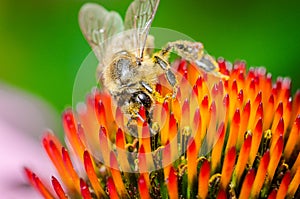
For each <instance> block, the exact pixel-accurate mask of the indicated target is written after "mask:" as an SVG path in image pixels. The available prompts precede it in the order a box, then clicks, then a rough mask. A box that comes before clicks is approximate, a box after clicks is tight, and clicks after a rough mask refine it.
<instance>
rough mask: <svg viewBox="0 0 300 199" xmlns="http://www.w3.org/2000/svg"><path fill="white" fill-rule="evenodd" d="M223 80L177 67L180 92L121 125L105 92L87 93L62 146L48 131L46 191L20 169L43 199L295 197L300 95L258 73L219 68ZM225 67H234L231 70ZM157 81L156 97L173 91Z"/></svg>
mask: <svg viewBox="0 0 300 199" xmlns="http://www.w3.org/2000/svg"><path fill="white" fill-rule="evenodd" d="M218 64H219V67H220V72H221V73H223V74H225V75H228V76H229V79H228V80H221V79H217V78H216V77H212V76H211V75H209V74H205V73H202V72H200V71H198V70H197V69H196V68H195V66H193V65H191V64H189V63H188V62H186V61H185V60H180V61H178V60H177V61H175V62H174V63H173V68H174V70H176V74H177V76H178V82H179V86H178V92H177V95H176V97H175V98H174V99H166V100H165V101H164V102H163V103H158V102H157V103H156V104H155V106H154V107H153V112H152V113H151V119H150V120H149V119H147V118H146V115H147V114H145V109H144V108H143V107H142V108H141V109H140V112H139V115H140V116H141V118H138V119H136V120H135V121H133V122H134V125H131V126H128V125H127V124H128V121H129V119H128V118H127V117H126V116H125V115H124V114H123V113H122V112H121V108H120V107H116V106H114V103H113V101H112V98H111V96H110V94H109V93H108V92H106V91H99V90H97V89H94V90H93V91H92V92H91V94H89V95H88V96H87V98H86V102H85V103H84V104H81V105H80V106H78V110H77V111H76V112H73V111H72V110H71V109H68V110H66V111H65V112H64V114H63V117H62V120H63V126H64V131H65V135H66V142H67V146H69V147H68V150H67V148H65V147H64V146H63V145H62V144H61V143H60V142H59V140H58V139H57V138H56V137H55V136H54V135H53V134H52V133H51V132H47V133H46V135H45V136H44V139H43V145H44V148H45V150H46V152H47V154H48V156H49V158H50V159H51V160H52V162H53V165H54V166H55V167H56V169H57V171H58V174H59V177H54V176H53V177H52V180H51V181H52V186H51V185H48V184H47V183H43V182H42V181H41V180H40V179H39V178H38V177H37V175H36V174H34V173H33V172H32V171H31V170H30V169H28V168H25V173H26V175H27V177H28V179H29V182H30V183H31V184H32V186H34V187H35V188H36V189H37V190H38V191H39V192H40V193H41V194H42V196H43V197H44V198H80V197H82V198H85V199H87V198H285V197H286V198H293V197H294V198H298V197H300V191H299V189H300V188H299V184H300V155H299V151H300V91H298V92H296V94H295V96H294V97H293V98H292V97H291V81H290V79H288V78H278V79H277V80H276V82H275V83H273V82H272V78H271V75H270V74H267V73H266V70H265V69H264V68H250V69H249V71H248V72H247V71H246V66H245V63H243V62H238V63H235V64H234V65H233V67H232V66H231V64H230V63H228V62H226V61H225V60H223V59H219V60H218ZM231 67H232V68H231ZM164 85H166V79H164V77H159V82H158V84H157V85H156V90H157V92H158V93H160V94H161V95H162V96H165V95H166V94H168V93H170V89H169V88H168V87H165V86H164Z"/></svg>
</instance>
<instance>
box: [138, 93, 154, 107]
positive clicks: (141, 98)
mask: <svg viewBox="0 0 300 199" xmlns="http://www.w3.org/2000/svg"><path fill="white" fill-rule="evenodd" d="M134 100H135V101H136V102H138V103H140V104H142V105H143V106H144V107H145V108H147V109H149V108H150V107H151V104H152V101H151V98H150V97H149V96H148V95H147V94H146V93H144V92H136V93H135V99H134Z"/></svg>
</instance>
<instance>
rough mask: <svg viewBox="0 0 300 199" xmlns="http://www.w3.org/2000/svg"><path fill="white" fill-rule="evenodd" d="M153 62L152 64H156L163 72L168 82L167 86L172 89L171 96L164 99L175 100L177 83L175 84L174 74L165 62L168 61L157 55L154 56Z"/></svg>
mask: <svg viewBox="0 0 300 199" xmlns="http://www.w3.org/2000/svg"><path fill="white" fill-rule="evenodd" d="M153 60H154V63H156V64H158V65H159V66H160V67H161V68H162V69H163V70H164V71H165V76H166V79H167V80H168V82H169V84H170V85H171V86H172V88H173V92H172V96H170V95H167V96H166V97H167V98H169V97H172V98H175V96H176V94H177V86H178V82H177V79H176V76H175V74H174V73H173V71H172V70H171V67H170V64H169V63H168V61H167V60H168V59H164V58H163V57H161V56H160V55H159V54H155V55H154V56H153ZM158 94H159V93H158ZM166 97H165V98H166Z"/></svg>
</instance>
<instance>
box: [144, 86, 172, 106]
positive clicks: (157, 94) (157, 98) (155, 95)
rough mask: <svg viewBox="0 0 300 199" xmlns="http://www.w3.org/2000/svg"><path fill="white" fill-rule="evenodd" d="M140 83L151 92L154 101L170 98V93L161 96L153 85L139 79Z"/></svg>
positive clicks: (161, 101)
mask: <svg viewBox="0 0 300 199" xmlns="http://www.w3.org/2000/svg"><path fill="white" fill-rule="evenodd" d="M140 84H141V85H142V87H143V88H144V89H145V90H146V91H147V92H148V93H149V94H151V95H152V96H153V97H154V99H155V100H156V101H158V102H159V103H163V102H164V101H165V100H167V99H169V98H171V97H172V96H171V94H167V95H166V96H162V95H161V94H160V93H159V92H157V91H156V90H155V87H154V86H151V85H150V84H148V83H147V82H144V81H141V82H140Z"/></svg>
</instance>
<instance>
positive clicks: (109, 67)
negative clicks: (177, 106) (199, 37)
mask: <svg viewBox="0 0 300 199" xmlns="http://www.w3.org/2000/svg"><path fill="white" fill-rule="evenodd" d="M158 5H159V0H134V1H133V2H132V3H131V4H130V6H129V8H128V10H127V12H126V16H125V21H124V22H123V20H122V18H121V17H120V15H119V14H118V13H117V12H114V11H110V12H109V11H107V10H106V9H105V8H103V7H102V6H100V5H98V4H94V3H87V4H85V5H83V6H82V8H81V10H80V12H79V24H80V28H81V30H82V32H83V35H84V36H85V38H86V39H87V41H88V43H89V44H90V46H91V47H92V49H93V51H94V53H95V55H96V57H97V59H98V61H99V65H98V67H97V70H98V75H99V81H100V82H102V83H103V85H104V87H105V88H106V89H107V90H108V91H109V92H110V94H111V95H112V97H113V98H114V100H115V101H116V103H117V105H118V106H120V107H121V109H122V111H123V112H124V113H125V114H128V115H129V116H130V118H132V119H136V118H140V119H143V118H141V116H140V115H139V110H140V108H141V106H144V108H145V110H146V112H147V114H148V116H149V113H150V112H151V110H152V108H153V104H154V102H155V101H158V102H163V101H164V100H166V99H170V98H174V97H175V95H176V91H177V85H178V83H177V79H176V75H175V74H174V73H173V72H172V70H171V66H170V64H169V54H170V52H171V51H174V52H176V53H177V54H178V55H179V56H180V57H182V58H183V59H185V60H187V61H189V62H191V63H194V64H195V65H196V66H198V67H199V68H201V69H202V70H204V71H205V72H208V73H211V74H213V75H215V76H217V77H220V78H226V76H224V75H222V74H221V73H220V72H219V67H218V64H217V63H216V61H215V60H214V59H213V58H212V57H211V56H210V55H208V54H207V53H205V52H204V48H203V45H202V43H199V42H190V41H183V40H181V41H174V42H169V43H167V44H166V46H165V47H163V48H162V49H161V50H160V51H159V52H157V53H152V49H153V48H154V38H153V37H152V36H151V35H149V30H150V27H151V24H152V21H153V19H154V16H155V13H156V11H157V8H158ZM161 74H164V75H165V77H166V79H167V81H168V83H169V84H170V86H171V87H172V88H173V91H172V93H170V94H168V95H166V96H161V94H160V93H158V92H157V91H156V90H155V85H156V83H157V78H158V76H159V75H161Z"/></svg>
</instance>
